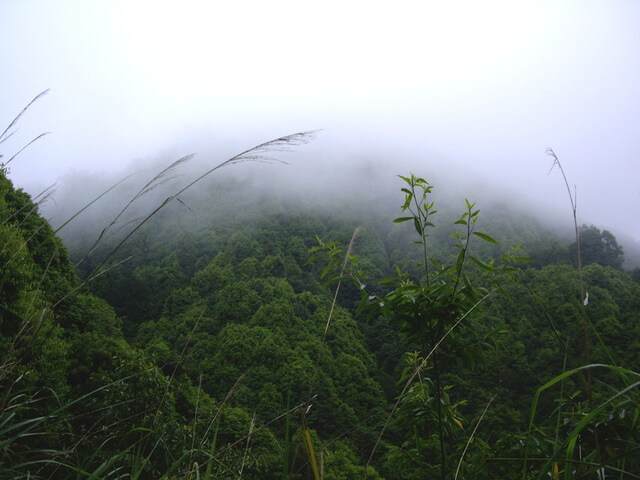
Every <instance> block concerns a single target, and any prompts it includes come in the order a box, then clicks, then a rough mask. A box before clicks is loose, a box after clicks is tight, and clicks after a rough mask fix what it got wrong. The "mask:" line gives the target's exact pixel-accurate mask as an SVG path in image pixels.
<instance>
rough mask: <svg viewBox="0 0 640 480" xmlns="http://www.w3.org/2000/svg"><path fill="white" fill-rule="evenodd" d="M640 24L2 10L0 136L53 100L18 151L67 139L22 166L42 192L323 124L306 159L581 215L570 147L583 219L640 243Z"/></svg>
mask: <svg viewBox="0 0 640 480" xmlns="http://www.w3.org/2000/svg"><path fill="white" fill-rule="evenodd" d="M639 26H640V2H637V1H634V0H628V1H622V0H620V1H615V0H602V1H588V0H585V1H548V2H545V1H531V2H519V1H505V2H498V1H481V2H471V1H469V2H466V1H462V2H456V1H450V2H443V1H438V2H435V1H434V2H431V1H422V2H401V1H396V2H393V3H392V2H388V1H387V2H372V1H367V2H365V1H353V2H349V1H346V0H342V1H339V2H338V1H336V2H333V1H325V2H301V1H291V2H283V1H271V2H257V1H256V2H243V1H234V2H227V1H225V2H223V1H208V2H189V1H180V2H162V1H154V2H138V1H131V2H123V1H96V0H93V1H52V0H49V1H30V0H22V1H11V0H0V43H1V44H2V46H3V48H2V50H1V51H0V65H1V66H2V74H1V75H0V92H1V93H0V98H1V99H2V100H1V105H2V108H1V114H2V116H1V118H0V121H2V123H3V124H4V125H3V128H1V129H0V130H4V126H6V125H8V123H9V122H10V121H11V119H12V118H13V117H14V116H15V115H16V114H17V113H18V112H19V111H20V110H21V109H22V108H23V107H24V106H25V105H26V104H27V103H28V102H29V100H30V99H31V98H33V97H34V96H35V95H36V94H37V93H39V92H41V91H42V90H44V89H47V88H50V89H51V91H50V92H49V94H48V95H47V96H45V97H43V98H42V99H40V101H39V102H37V103H36V104H34V105H33V106H32V107H31V108H30V109H29V111H28V112H27V114H25V116H24V117H23V118H22V119H21V120H20V123H19V130H18V132H17V133H16V134H15V135H14V136H13V137H12V138H11V139H10V141H8V142H6V143H5V144H3V145H2V146H1V150H2V151H1V152H0V153H3V154H4V155H5V160H6V159H7V158H8V157H10V156H11V155H12V154H13V153H15V151H17V150H19V148H20V147H21V146H23V145H24V144H26V143H27V142H28V141H29V140H30V139H31V138H33V137H34V136H36V135H37V134H39V133H41V132H43V131H51V132H52V134H51V135H48V136H47V137H45V138H43V139H42V140H40V141H39V142H37V143H35V144H33V145H32V146H31V147H30V148H29V149H27V150H25V152H23V153H22V154H21V155H20V156H19V157H18V158H16V160H15V161H14V162H12V163H11V164H10V165H9V167H10V169H11V171H10V177H11V178H12V180H13V181H14V182H15V183H16V184H17V185H18V186H23V187H24V188H25V189H27V190H28V191H30V192H32V193H33V192H35V191H36V190H37V189H38V188H40V187H41V186H44V185H49V184H51V183H53V182H55V181H56V180H57V179H58V178H59V177H62V176H64V175H66V174H68V173H70V172H73V171H83V172H88V173H93V172H96V173H98V172H103V171H112V172H113V171H117V170H120V169H124V168H125V167H127V166H129V165H130V164H131V162H132V161H135V160H136V159H151V158H154V156H157V155H160V154H165V153H166V152H175V154H176V155H182V154H186V153H191V152H201V153H202V152H215V151H217V150H216V149H219V150H220V151H221V152H222V153H233V152H232V151H231V150H230V149H231V148H236V147H237V148H248V147H251V146H252V145H254V144H256V143H261V142H263V141H265V140H269V139H271V138H274V137H278V136H282V135H284V134H289V133H293V132H297V131H302V130H309V129H318V128H321V129H324V131H323V132H322V133H321V134H320V135H319V137H318V139H317V140H316V142H315V143H314V145H309V146H303V147H301V149H300V152H299V158H300V161H303V158H304V154H305V149H307V148H312V149H314V150H313V151H315V152H316V153H317V152H319V151H323V149H326V151H327V152H332V153H331V156H332V157H333V158H338V161H340V158H341V157H340V154H337V153H336V152H342V153H344V154H345V155H344V157H342V158H343V160H342V161H347V160H346V159H348V158H354V157H353V156H360V157H362V156H364V157H366V156H367V155H372V156H375V155H378V156H380V155H383V156H384V157H386V158H388V162H389V165H390V166H391V167H392V168H391V170H393V169H394V168H396V167H398V168H400V167H401V166H400V165H396V164H394V162H399V161H400V160H401V159H402V158H405V157H407V158H411V159H413V161H414V164H413V165H412V168H414V169H416V173H419V174H421V175H423V176H426V177H429V172H430V171H434V170H438V169H447V168H448V167H450V166H453V167H455V169H456V171H457V172H468V176H469V177H470V178H477V179H478V181H479V182H483V183H484V182H487V183H489V182H493V183H496V184H501V185H504V186H505V187H507V188H508V189H509V190H510V191H512V192H516V193H517V194H519V195H521V196H522V197H523V198H529V199H531V201H533V202H536V203H538V202H539V203H540V205H547V204H551V205H556V206H557V208H558V209H559V210H560V211H561V212H562V211H563V209H564V211H566V213H567V215H568V221H569V222H570V221H571V218H570V212H569V207H568V201H567V197H566V189H565V186H564V184H563V183H562V179H561V178H560V176H559V173H558V172H554V173H552V174H551V175H547V173H548V171H549V167H550V165H551V160H550V159H549V158H548V157H546V156H545V149H546V148H547V147H552V148H553V149H554V150H555V152H556V153H557V154H558V156H559V157H560V159H561V161H562V162H563V165H564V168H565V171H566V173H567V175H568V176H569V181H570V183H571V184H572V185H573V184H575V185H576V186H577V191H578V208H579V214H580V219H581V220H582V221H585V222H589V223H595V224H597V225H599V226H601V227H606V228H610V229H612V230H614V231H615V232H624V233H626V234H628V235H631V236H633V237H634V238H635V239H636V240H639V241H640V222H639V221H638V211H639V207H640V28H639ZM394 152H395V158H394ZM221 159H222V158H221ZM416 161H417V164H416V163H415V162H416ZM319 168H322V165H319ZM403 172H404V170H402V169H401V170H400V171H396V172H395V173H403Z"/></svg>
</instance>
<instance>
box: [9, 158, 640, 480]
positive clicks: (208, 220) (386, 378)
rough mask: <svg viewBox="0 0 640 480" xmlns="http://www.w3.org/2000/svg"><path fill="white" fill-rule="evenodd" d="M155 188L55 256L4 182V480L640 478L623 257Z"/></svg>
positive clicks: (602, 250) (517, 227) (225, 185)
mask: <svg viewBox="0 0 640 480" xmlns="http://www.w3.org/2000/svg"><path fill="white" fill-rule="evenodd" d="M178 166H179V165H178ZM170 168H173V167H170ZM167 171H169V170H167ZM164 173H166V172H161V174H160V175H159V176H157V177H153V178H152V179H151V180H150V182H149V183H147V184H145V185H144V186H143V187H142V188H140V189H139V190H137V192H138V193H132V194H130V195H129V197H127V198H132V199H133V200H134V201H133V203H131V204H130V205H129V204H128V203H127V201H125V202H122V205H121V206H119V207H117V208H115V210H113V212H114V213H105V214H104V216H103V217H102V218H100V217H99V216H98V215H93V214H92V213H91V212H90V211H87V212H86V213H83V214H81V215H78V217H77V218H74V219H73V221H72V222H70V223H69V224H65V225H63V226H61V228H60V229H59V232H58V233H56V232H55V231H54V230H53V228H52V227H51V226H50V225H49V223H48V222H47V221H46V220H44V219H43V218H42V216H41V215H40V213H39V206H38V202H41V201H43V200H44V198H35V199H31V198H30V197H29V196H28V195H27V194H25V193H24V192H23V191H21V190H19V189H15V188H14V186H13V185H12V183H11V181H10V180H9V179H8V178H7V175H6V171H5V170H3V171H2V172H1V173H0V237H1V238H2V240H1V241H0V245H2V250H1V253H0V262H2V269H1V273H0V312H1V318H2V322H1V323H0V342H1V343H2V348H1V350H0V351H1V352H2V358H1V359H0V388H1V390H0V445H1V457H0V477H2V478H154V479H155V478H167V479H169V478H176V479H177V478H194V479H195V478H220V479H222V478H230V479H231V478H246V479H251V478H255V479H288V478H291V479H296V478H300V479H303V478H304V479H307V478H309V479H319V478H323V479H327V480H329V479H355V478H369V479H377V478H385V479H388V480H391V479H424V478H428V479H431V478H433V479H443V480H444V479H457V478H460V479H495V478H522V479H533V478H554V479H555V478H585V479H586V478H594V479H596V478H598V479H604V478H619V479H627V478H629V479H630V478H639V476H640V474H639V473H638V472H640V461H639V460H638V458H640V457H639V453H640V429H639V425H638V422H639V417H640V398H639V393H640V392H639V391H638V385H639V383H638V382H639V381H640V378H639V374H638V373H636V372H637V365H638V364H639V361H640V344H639V342H640V285H639V284H638V280H639V276H638V271H637V270H635V271H625V270H624V269H623V260H624V252H623V249H622V248H621V247H620V245H618V243H617V241H616V238H615V237H614V236H613V235H612V234H611V233H610V232H608V231H606V230H600V229H598V228H596V227H593V226H586V225H585V226H582V227H580V229H579V233H580V239H581V241H580V243H579V244H578V243H576V242H575V239H574V240H573V241H572V240H567V238H566V237H565V236H559V235H557V234H555V233H554V232H553V231H552V230H551V229H550V228H548V227H546V226H545V225H544V224H542V223H540V221H538V220H535V219H534V217H533V216H530V215H528V214H526V213H525V212H521V211H511V210H509V209H507V208H506V207H505V206H504V205H501V204H495V205H488V206H486V207H485V206H484V205H476V204H475V203H472V202H471V201H465V200H464V199H461V200H460V201H454V200H452V199H449V198H447V197H438V195H437V194H438V189H439V188H441V186H440V185H435V187H434V186H432V185H430V184H429V183H427V182H426V181H425V180H423V179H421V178H419V177H414V176H408V177H401V178H397V179H391V180H395V183H394V184H393V185H394V186H393V191H386V190H384V189H378V190H376V189H369V190H367V189H365V188H364V187H363V188H359V187H358V186H357V185H353V186H352V188H351V189H349V190H348V191H345V190H342V191H341V192H340V193H334V194H332V195H330V196H327V195H326V194H324V193H323V194H322V195H314V194H313V193H311V192H309V191H306V190H304V189H299V190H295V189H292V190H293V191H288V192H283V191H278V190H277V189H274V188H257V187H256V186H255V183H254V182H253V181H252V180H249V179H246V178H245V179H241V178H236V177H234V176H232V175H220V176H217V174H216V175H213V176H211V177H210V178H206V179H203V181H202V182H200V183H199V184H198V185H196V186H194V188H190V189H188V190H184V191H182V190H181V187H176V186H175V183H171V182H167V184H164V185H162V186H163V188H164V190H163V189H162V188H156V187H159V186H160V185H161V184H162V181H163V177H162V175H163V174H164ZM356 183H357V182H356ZM171 188H175V191H180V196H179V197H178V196H175V195H173V194H171V190H170V189H171ZM442 188H446V186H442ZM167 189H168V190H167ZM167 191H169V192H170V193H169V194H167V193H166V192H167ZM167 195H168V196H167ZM434 198H435V201H432V199H434ZM167 200H169V201H167ZM103 201H105V202H107V201H111V202H112V201H113V199H111V200H109V197H105V199H104V200H103ZM98 205H99V203H98ZM480 210H481V211H480ZM103 212H111V210H109V209H107V208H105V209H103ZM92 215H93V216H92ZM85 217H87V218H85ZM57 235H60V236H61V238H62V239H63V240H60V238H59V237H58V236H57ZM63 241H64V243H65V244H66V247H65V245H64V244H63ZM578 246H579V247H580V248H579V250H580V258H581V262H580V263H581V265H578V262H577V258H578V255H577V253H578ZM67 249H68V250H67Z"/></svg>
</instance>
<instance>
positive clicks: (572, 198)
mask: <svg viewBox="0 0 640 480" xmlns="http://www.w3.org/2000/svg"><path fill="white" fill-rule="evenodd" d="M547 155H549V156H550V157H551V158H552V159H553V164H552V165H551V170H553V169H554V168H555V167H558V169H559V170H560V173H561V174H562V178H563V179H564V184H565V186H566V187H567V193H568V195H569V201H570V202H571V212H572V214H573V228H574V231H575V236H576V252H577V257H578V275H579V278H580V308H581V311H582V327H583V337H584V352H585V363H591V342H590V341H589V329H588V327H587V312H586V311H585V308H584V307H585V294H584V278H583V269H582V253H581V251H580V228H579V227H578V206H577V202H578V199H577V192H576V191H575V187H574V193H573V194H572V193H571V188H570V187H569V181H568V180H567V176H566V175H565V173H564V168H562V163H560V159H559V158H558V156H557V155H556V153H555V152H554V151H553V150H552V149H551V148H547ZM551 170H549V173H551ZM587 379H588V388H589V392H588V396H589V398H591V372H590V371H587Z"/></svg>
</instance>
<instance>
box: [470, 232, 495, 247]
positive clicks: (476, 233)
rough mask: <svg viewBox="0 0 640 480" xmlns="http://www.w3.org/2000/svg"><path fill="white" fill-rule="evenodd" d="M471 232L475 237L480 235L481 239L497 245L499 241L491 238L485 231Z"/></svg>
mask: <svg viewBox="0 0 640 480" xmlns="http://www.w3.org/2000/svg"><path fill="white" fill-rule="evenodd" d="M473 234H474V235H475V236H476V237H480V238H481V239H483V240H485V241H487V242H490V243H495V244H496V245H499V243H498V242H497V241H496V240H495V239H494V238H493V237H490V236H489V235H487V234H486V233H481V232H473Z"/></svg>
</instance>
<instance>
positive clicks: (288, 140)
mask: <svg viewBox="0 0 640 480" xmlns="http://www.w3.org/2000/svg"><path fill="white" fill-rule="evenodd" d="M315 134H316V131H306V132H298V133H294V134H291V135H286V136H284V137H280V138H276V139H274V140H270V141H268V142H264V143H261V144H260V145H256V146H255V147H252V148H250V149H248V150H245V151H243V152H241V153H239V154H237V155H235V156H233V157H231V158H229V159H228V160H225V161H224V162H221V163H219V164H218V165H216V166H215V167H213V168H211V169H209V170H207V171H206V172H204V173H203V174H202V175H200V176H199V177H197V178H196V179H195V180H192V181H191V182H189V183H188V184H187V185H185V186H184V187H182V188H181V189H179V190H178V191H177V192H175V193H174V194H172V195H169V196H168V197H167V198H165V199H164V201H163V202H162V203H161V204H160V205H158V206H157V207H156V208H155V209H153V210H152V211H151V212H150V213H149V214H148V215H147V216H146V217H144V218H143V219H142V220H141V221H140V222H139V223H138V224H137V225H136V226H135V227H134V228H133V229H132V230H131V231H130V232H129V233H128V234H127V235H126V236H125V237H124V238H123V239H122V240H121V241H120V242H119V243H118V244H117V245H116V246H115V247H114V248H112V249H111V251H110V252H109V253H108V254H107V255H106V256H105V257H104V258H103V259H102V260H101V261H100V263H99V264H98V265H97V266H96V267H95V268H94V269H93V270H92V272H91V273H90V274H89V275H88V277H87V279H86V280H85V281H84V282H82V284H83V285H84V284H86V283H88V282H90V281H92V280H93V279H94V278H95V276H96V272H98V271H99V269H100V268H101V267H102V266H103V265H105V264H106V263H107V262H108V261H109V260H110V259H111V257H113V255H114V254H115V253H116V252H117V251H118V250H120V248H121V247H122V245H124V243H125V242H127V240H129V238H131V236H132V235H133V234H134V233H136V232H137V231H138V230H139V229H140V228H141V227H142V226H143V225H144V224H145V223H147V222H148V221H149V220H150V219H151V218H153V217H154V216H155V215H156V214H157V213H158V212H159V211H160V210H162V209H163V208H164V207H166V206H167V205H168V204H169V203H171V202H172V201H173V200H176V199H177V198H178V197H179V196H180V195H181V194H183V193H184V192H185V191H187V190H189V189H190V188H191V187H193V186H194V185H195V184H196V183H198V182H200V181H202V180H203V179H204V178H206V177H207V176H209V175H211V174H212V173H213V172H215V171H217V170H220V169H221V168H224V167H228V166H231V165H235V164H238V163H244V162H266V163H273V162H279V163H286V162H283V161H282V160H277V159H275V158H273V157H270V156H268V155H266V153H268V152H274V151H280V152H284V151H291V150H292V148H293V147H294V146H298V145H304V144H307V143H309V142H310V141H311V140H313V138H315ZM189 158H191V156H190V155H188V156H186V157H183V158H182V159H180V160H177V161H176V162H174V163H173V164H172V165H170V166H169V167H167V168H165V169H164V170H163V171H162V172H160V174H158V175H156V176H155V177H154V178H153V179H152V180H151V181H150V182H148V183H147V184H146V185H145V187H143V188H142V189H141V191H140V192H139V194H137V195H136V196H135V197H134V199H135V198H139V197H140V195H143V194H145V193H147V192H148V191H150V190H151V189H153V188H155V186H157V185H156V184H154V181H156V182H157V180H158V179H159V178H162V176H163V175H164V174H165V173H167V172H168V171H170V169H172V168H173V167H174V166H177V165H178V164H179V163H182V162H183V161H186V159H189ZM132 201H133V200H132ZM129 204H131V202H129V203H128V204H127V206H126V207H125V208H127V207H128V205H129ZM121 213H122V212H121ZM108 228H109V227H107V229H108Z"/></svg>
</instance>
